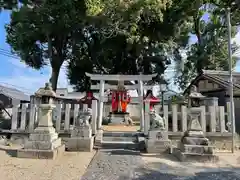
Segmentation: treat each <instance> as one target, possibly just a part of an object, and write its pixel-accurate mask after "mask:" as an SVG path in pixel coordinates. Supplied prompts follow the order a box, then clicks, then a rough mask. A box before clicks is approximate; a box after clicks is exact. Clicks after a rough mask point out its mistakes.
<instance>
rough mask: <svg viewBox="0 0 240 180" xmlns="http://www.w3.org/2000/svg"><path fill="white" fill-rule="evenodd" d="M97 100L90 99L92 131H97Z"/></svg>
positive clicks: (94, 132)
mask: <svg viewBox="0 0 240 180" xmlns="http://www.w3.org/2000/svg"><path fill="white" fill-rule="evenodd" d="M97 103H98V102H97V100H93V101H92V124H91V125H92V133H93V134H96V133H97V116H98V107H97V105H98V104H97Z"/></svg>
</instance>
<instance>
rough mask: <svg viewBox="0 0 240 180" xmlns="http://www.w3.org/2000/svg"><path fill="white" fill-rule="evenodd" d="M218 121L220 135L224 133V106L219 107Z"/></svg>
mask: <svg viewBox="0 0 240 180" xmlns="http://www.w3.org/2000/svg"><path fill="white" fill-rule="evenodd" d="M219 121H220V132H221V133H223V132H226V127H225V109H224V106H219Z"/></svg>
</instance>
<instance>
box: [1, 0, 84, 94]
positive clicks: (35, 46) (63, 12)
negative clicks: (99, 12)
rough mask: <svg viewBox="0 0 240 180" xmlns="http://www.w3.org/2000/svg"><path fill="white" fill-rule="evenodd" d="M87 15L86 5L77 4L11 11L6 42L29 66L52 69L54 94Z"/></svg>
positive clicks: (63, 0)
mask: <svg viewBox="0 0 240 180" xmlns="http://www.w3.org/2000/svg"><path fill="white" fill-rule="evenodd" d="M86 11H87V8H86V4H85V1H75V0H45V1H42V2H41V3H38V4H34V5H33V6H31V7H29V6H21V7H20V8H19V9H17V10H14V11H12V14H11V22H10V24H8V25H7V26H6V30H7V42H8V43H9V44H10V46H11V48H12V50H13V52H14V53H16V54H17V55H19V56H20V58H21V61H23V62H24V63H26V64H27V65H28V66H30V67H32V68H35V69H40V68H43V67H44V66H51V68H52V74H51V78H50V80H51V83H52V86H53V89H54V90H56V88H57V81H58V76H59V71H60V68H61V66H62V64H63V62H64V61H67V60H69V59H70V58H71V56H72V53H71V52H72V47H73V43H74V35H75V34H76V33H78V32H79V31H80V32H81V28H82V27H83V24H84V23H85V22H84V21H85V19H86Z"/></svg>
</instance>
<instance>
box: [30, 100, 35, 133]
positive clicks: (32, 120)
mask: <svg viewBox="0 0 240 180" xmlns="http://www.w3.org/2000/svg"><path fill="white" fill-rule="evenodd" d="M35 118H36V105H35V104H30V118H29V126H28V130H29V132H33V130H34V128H35Z"/></svg>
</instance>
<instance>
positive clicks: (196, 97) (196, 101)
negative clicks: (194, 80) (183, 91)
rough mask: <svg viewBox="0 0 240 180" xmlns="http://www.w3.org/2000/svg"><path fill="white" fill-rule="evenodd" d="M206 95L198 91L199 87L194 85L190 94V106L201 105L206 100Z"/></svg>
mask: <svg viewBox="0 0 240 180" xmlns="http://www.w3.org/2000/svg"><path fill="white" fill-rule="evenodd" d="M204 98H205V96H203V95H202V94H201V93H199V92H197V87H196V86H195V85H193V86H192V87H191V90H190V94H189V96H188V107H189V108H191V107H200V106H201V105H202V102H203V100H204Z"/></svg>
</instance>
